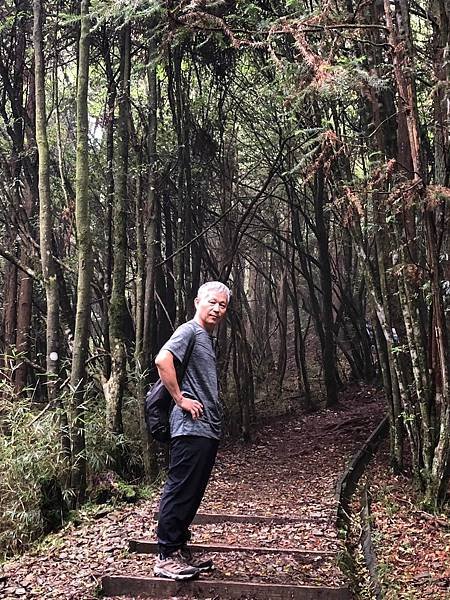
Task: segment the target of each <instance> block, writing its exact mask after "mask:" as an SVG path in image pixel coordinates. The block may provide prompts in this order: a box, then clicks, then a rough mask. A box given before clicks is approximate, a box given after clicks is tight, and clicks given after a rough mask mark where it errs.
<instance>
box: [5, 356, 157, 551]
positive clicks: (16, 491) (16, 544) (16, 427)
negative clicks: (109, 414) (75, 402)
mask: <svg viewBox="0 0 450 600" xmlns="http://www.w3.org/2000/svg"><path fill="white" fill-rule="evenodd" d="M0 375H1V377H0V473H1V476H0V561H1V560H4V559H6V557H8V556H11V555H12V554H15V553H17V552H20V551H23V550H25V549H26V548H28V547H29V546H30V545H31V543H32V542H35V541H36V540H41V539H42V538H43V537H44V536H45V535H46V534H47V533H49V532H51V531H55V530H57V529H58V528H60V527H61V526H62V525H63V524H64V523H65V522H66V521H67V520H68V519H74V518H75V520H76V517H74V513H73V512H70V511H69V506H70V504H71V502H70V500H71V490H70V489H69V486H68V483H67V482H68V473H69V465H68V460H67V458H66V457H65V455H64V454H63V452H62V448H61V430H60V410H61V409H59V408H58V409H55V408H52V407H50V405H43V404H37V403H35V402H33V400H32V393H31V392H30V393H29V394H28V395H27V393H26V391H25V392H24V393H22V395H21V396H20V397H18V395H17V394H16V392H15V390H14V385H13V378H12V373H8V372H7V369H5V368H3V369H1V373H0ZM85 415H86V416H85V425H86V458H87V464H88V482H89V483H88V500H90V501H91V503H93V504H99V503H101V502H109V503H116V502H120V501H126V502H134V501H136V500H138V499H139V498H141V497H142V496H143V495H145V494H146V493H147V492H146V490H145V488H144V489H142V490H141V488H138V487H137V485H135V484H136V483H137V482H138V481H139V479H140V476H141V475H142V459H141V454H142V449H141V445H140V439H139V417H138V406H137V400H136V399H134V398H126V399H125V402H124V408H123V415H124V424H125V433H124V434H123V435H121V436H112V435H111V434H109V433H108V432H107V431H106V428H105V416H104V415H105V409H104V400H103V398H101V397H98V396H95V395H93V392H92V390H91V392H90V397H89V398H87V400H86V412H85ZM118 455H120V456H125V457H126V463H125V464H124V465H122V469H121V472H120V476H118V475H117V473H115V471H116V470H117V469H116V466H117V465H116V464H115V460H116V459H115V457H117V456H118ZM124 471H126V473H125V472H124ZM85 508H86V507H83V509H84V510H85Z"/></svg>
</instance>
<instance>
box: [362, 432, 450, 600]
mask: <svg viewBox="0 0 450 600" xmlns="http://www.w3.org/2000/svg"><path fill="white" fill-rule="evenodd" d="M365 479H366V481H367V485H368V489H369V492H370V499H371V502H370V512H371V529H372V535H373V539H374V546H375V554H376V557H377V563H378V565H377V572H378V577H379V580H380V584H381V587H382V590H383V593H384V598H386V600H426V599H430V600H431V599H432V600H449V599H450V518H449V517H450V507H448V508H447V513H442V514H440V515H430V514H429V513H427V512H425V511H423V510H422V509H421V507H420V502H421V499H420V495H419V493H418V491H417V490H416V489H415V488H414V486H413V484H412V482H411V479H410V478H409V477H406V476H404V475H398V476H395V475H393V473H392V471H391V469H390V468H389V446H388V443H387V442H385V443H384V444H383V446H382V447H381V448H380V450H379V452H378V454H377V456H376V457H375V460H374V461H373V462H372V463H371V464H370V465H369V469H368V471H367V474H366V477H365Z"/></svg>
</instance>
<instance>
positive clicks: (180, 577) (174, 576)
mask: <svg viewBox="0 0 450 600" xmlns="http://www.w3.org/2000/svg"><path fill="white" fill-rule="evenodd" d="M153 574H154V575H155V577H164V578H165V579H173V580H175V581H187V580H189V579H197V578H198V575H199V570H198V571H197V573H189V574H186V575H180V574H175V573H171V572H170V571H164V569H155V570H154V571H153Z"/></svg>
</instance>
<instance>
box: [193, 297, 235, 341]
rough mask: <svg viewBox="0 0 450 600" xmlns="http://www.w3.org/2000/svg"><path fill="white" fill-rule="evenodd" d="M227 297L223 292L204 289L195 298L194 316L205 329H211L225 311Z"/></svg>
mask: <svg viewBox="0 0 450 600" xmlns="http://www.w3.org/2000/svg"><path fill="white" fill-rule="evenodd" d="M227 306H228V298H227V294H226V293H225V292H216V291H214V290H212V291H206V292H203V293H202V295H201V296H199V297H198V298H196V299H195V308H196V313H195V318H196V320H197V321H198V323H199V324H200V325H201V326H202V327H204V328H205V329H206V330H207V331H212V330H213V329H214V327H215V326H216V325H217V324H218V323H220V321H221V320H222V319H223V317H224V316H225V313H226V312H227Z"/></svg>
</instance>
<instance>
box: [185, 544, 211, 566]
mask: <svg viewBox="0 0 450 600" xmlns="http://www.w3.org/2000/svg"><path fill="white" fill-rule="evenodd" d="M180 554H181V556H182V557H183V560H184V561H185V562H186V563H187V564H188V565H190V566H191V567H195V568H196V569H197V570H198V571H202V572H204V571H212V569H214V563H213V560H212V558H211V557H210V556H206V555H205V554H202V553H201V552H195V553H194V552H192V550H191V549H190V548H189V547H188V546H183V548H181V550H180Z"/></svg>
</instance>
